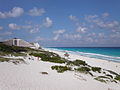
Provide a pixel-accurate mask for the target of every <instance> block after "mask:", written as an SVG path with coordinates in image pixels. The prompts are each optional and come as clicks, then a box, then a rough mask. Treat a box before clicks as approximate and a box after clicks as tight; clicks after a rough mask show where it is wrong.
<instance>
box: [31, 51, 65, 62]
mask: <svg viewBox="0 0 120 90" xmlns="http://www.w3.org/2000/svg"><path fill="white" fill-rule="evenodd" d="M30 55H33V56H35V57H40V58H41V60H42V61H49V62H54V63H65V59H64V58H61V57H60V56H59V55H57V54H55V53H51V52H44V53H31V54H30Z"/></svg>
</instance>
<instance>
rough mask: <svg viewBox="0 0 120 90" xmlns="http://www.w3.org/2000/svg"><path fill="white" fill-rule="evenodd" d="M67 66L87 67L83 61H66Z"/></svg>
mask: <svg viewBox="0 0 120 90" xmlns="http://www.w3.org/2000/svg"><path fill="white" fill-rule="evenodd" d="M67 65H75V66H80V65H83V66H85V65H87V63H86V62H85V61H82V60H78V59H77V60H75V61H68V62H67Z"/></svg>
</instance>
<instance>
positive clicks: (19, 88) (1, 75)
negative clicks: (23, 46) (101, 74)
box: [0, 51, 120, 90]
mask: <svg viewBox="0 0 120 90" xmlns="http://www.w3.org/2000/svg"><path fill="white" fill-rule="evenodd" d="M54 52H56V51H54ZM57 53H59V54H60V55H63V53H61V52H57ZM70 56H71V57H70V58H71V59H73V58H74V59H75V58H82V59H84V60H86V61H87V62H88V63H89V64H91V65H95V66H102V67H104V68H107V69H111V70H114V71H117V72H118V73H120V64H119V63H114V62H108V61H104V60H100V61H97V60H96V59H91V58H86V57H84V58H83V57H81V56H77V55H70ZM33 59H34V60H29V59H28V58H26V62H27V63H28V64H19V65H14V64H13V63H7V62H1V63H0V90H109V89H108V88H110V90H120V83H118V84H116V83H108V84H105V83H101V82H98V81H96V80H94V79H93V78H92V77H91V76H90V75H84V74H79V73H75V72H72V71H67V72H64V73H57V72H56V71H54V70H51V68H50V67H51V66H52V65H58V64H55V63H49V62H43V61H38V60H37V58H33ZM91 60H93V61H91ZM94 61H95V62H94ZM62 65H63V64H62ZM116 65H117V66H118V67H116ZM116 69H117V70H116ZM40 72H48V75H43V74H41V73H40Z"/></svg>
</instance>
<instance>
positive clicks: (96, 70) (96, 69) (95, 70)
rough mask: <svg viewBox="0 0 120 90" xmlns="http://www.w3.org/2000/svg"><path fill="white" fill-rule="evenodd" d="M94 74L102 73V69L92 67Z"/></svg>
mask: <svg viewBox="0 0 120 90" xmlns="http://www.w3.org/2000/svg"><path fill="white" fill-rule="evenodd" d="M91 69H92V71H93V72H99V73H100V72H101V68H100V67H92V68H91Z"/></svg>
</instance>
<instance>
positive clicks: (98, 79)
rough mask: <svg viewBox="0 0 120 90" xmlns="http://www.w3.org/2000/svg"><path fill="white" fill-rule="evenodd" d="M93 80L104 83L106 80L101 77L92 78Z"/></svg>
mask: <svg viewBox="0 0 120 90" xmlns="http://www.w3.org/2000/svg"><path fill="white" fill-rule="evenodd" d="M94 79H95V80H97V81H100V82H104V83H106V80H104V79H101V78H98V77H97V78H94Z"/></svg>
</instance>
